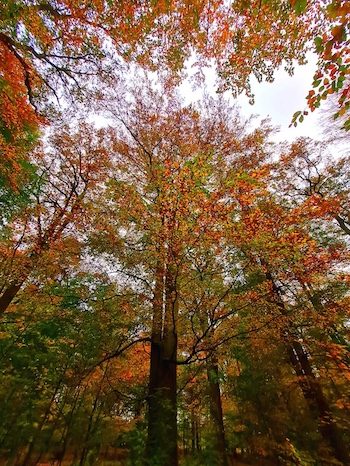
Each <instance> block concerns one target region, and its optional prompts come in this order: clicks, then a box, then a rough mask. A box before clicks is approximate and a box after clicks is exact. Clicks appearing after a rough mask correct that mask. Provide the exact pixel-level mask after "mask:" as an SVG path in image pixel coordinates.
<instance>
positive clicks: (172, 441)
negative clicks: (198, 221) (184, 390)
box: [146, 265, 178, 466]
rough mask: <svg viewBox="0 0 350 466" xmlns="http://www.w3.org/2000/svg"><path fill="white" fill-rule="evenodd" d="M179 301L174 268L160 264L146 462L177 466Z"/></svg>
mask: <svg viewBox="0 0 350 466" xmlns="http://www.w3.org/2000/svg"><path fill="white" fill-rule="evenodd" d="M177 313H178V301H177V296H176V283H175V278H174V275H173V273H172V270H171V268H169V267H168V269H167V270H165V267H163V266H162V265H159V266H158V267H157V271H156V285H155V293H154V300H153V324H152V335H151V368H150V382H149V394H148V438H147V455H146V457H147V459H146V464H148V465H150V466H151V465H153V464H157V466H158V465H159V466H177V465H178V451H177V397H176V389H177V380H176V372H177V371H176V353H177V333H176V320H177Z"/></svg>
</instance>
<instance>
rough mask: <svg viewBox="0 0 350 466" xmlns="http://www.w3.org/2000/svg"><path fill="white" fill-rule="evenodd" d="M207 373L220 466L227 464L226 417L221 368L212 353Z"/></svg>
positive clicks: (217, 462) (211, 413) (211, 414)
mask: <svg viewBox="0 0 350 466" xmlns="http://www.w3.org/2000/svg"><path fill="white" fill-rule="evenodd" d="M207 375H208V395H209V403H210V405H209V407H210V417H211V420H212V424H213V428H214V429H213V430H214V435H215V439H214V442H215V450H216V453H217V455H216V464H217V465H218V466H226V465H227V453H226V440H225V427H224V418H223V414H222V403H221V393H220V383H219V368H218V363H217V360H216V358H215V356H214V355H212V356H211V357H210V358H209V359H208V362H207Z"/></svg>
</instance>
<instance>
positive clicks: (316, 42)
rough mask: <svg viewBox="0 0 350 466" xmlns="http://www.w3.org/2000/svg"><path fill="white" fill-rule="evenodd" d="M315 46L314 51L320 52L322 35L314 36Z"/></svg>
mask: <svg viewBox="0 0 350 466" xmlns="http://www.w3.org/2000/svg"><path fill="white" fill-rule="evenodd" d="M315 46H316V52H322V51H323V48H324V47H323V40H322V37H316V38H315Z"/></svg>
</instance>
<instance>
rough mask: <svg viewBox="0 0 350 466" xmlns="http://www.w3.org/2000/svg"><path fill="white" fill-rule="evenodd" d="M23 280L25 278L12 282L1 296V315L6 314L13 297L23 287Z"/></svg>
mask: <svg viewBox="0 0 350 466" xmlns="http://www.w3.org/2000/svg"><path fill="white" fill-rule="evenodd" d="M23 282H24V280H23V281H21V282H20V283H16V282H14V283H11V284H10V285H9V286H8V287H7V288H6V290H5V291H4V293H3V294H2V296H1V297H0V317H1V316H2V315H3V314H4V312H5V311H6V309H7V308H8V307H9V305H10V304H11V302H12V301H13V299H14V298H15V297H16V295H17V293H18V291H19V290H20V289H21V286H22V285H23Z"/></svg>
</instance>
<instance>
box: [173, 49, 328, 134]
mask: <svg viewBox="0 0 350 466" xmlns="http://www.w3.org/2000/svg"><path fill="white" fill-rule="evenodd" d="M315 70H316V57H315V56H314V55H312V54H310V55H309V57H308V64H306V65H304V66H298V65H296V67H295V72H294V75H293V76H289V75H288V73H287V72H286V71H285V70H284V69H283V68H281V69H279V70H277V71H276V72H275V80H274V82H273V83H267V82H262V83H258V82H257V81H256V80H255V78H253V79H252V91H253V93H254V94H255V104H254V105H250V104H249V102H248V98H247V97H246V96H244V95H241V96H239V97H238V99H237V100H238V102H239V104H240V106H241V108H242V113H243V115H244V116H246V117H249V116H250V115H251V114H257V115H259V116H260V117H261V118H260V119H263V118H266V117H267V116H269V117H270V119H271V123H272V125H273V126H279V127H280V132H279V133H277V134H276V135H275V136H274V138H273V139H275V140H276V141H284V140H288V141H293V140H295V139H296V138H297V137H299V136H309V137H312V138H314V139H320V138H321V134H320V132H319V130H318V128H319V124H318V118H319V110H316V111H315V112H313V113H311V112H310V111H309V114H308V115H307V116H305V119H304V121H303V123H298V126H297V127H296V128H295V127H294V126H293V127H291V128H289V124H290V122H291V120H292V116H293V114H294V113H295V112H296V111H298V110H301V111H303V110H308V109H307V108H306V99H305V97H306V96H307V94H308V92H309V90H310V89H311V88H312V81H313V75H314V73H315ZM189 71H190V70H189ZM206 76H207V79H206V86H207V90H208V91H210V90H211V89H213V92H214V91H215V85H214V80H215V77H214V72H213V70H209V71H208V72H207V73H206ZM180 89H181V93H182V94H183V95H184V97H185V99H186V100H196V99H199V98H200V95H201V91H200V90H198V91H196V92H193V91H192V90H191V86H190V85H189V84H188V83H184V84H182V85H181V87H180ZM227 95H229V93H227Z"/></svg>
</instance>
